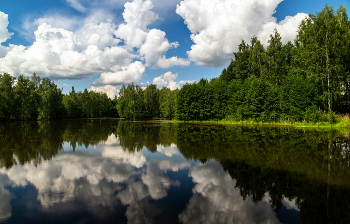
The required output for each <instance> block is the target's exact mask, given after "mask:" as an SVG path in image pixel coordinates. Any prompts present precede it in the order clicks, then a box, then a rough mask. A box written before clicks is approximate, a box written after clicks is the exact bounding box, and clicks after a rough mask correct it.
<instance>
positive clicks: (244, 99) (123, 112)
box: [0, 5, 350, 123]
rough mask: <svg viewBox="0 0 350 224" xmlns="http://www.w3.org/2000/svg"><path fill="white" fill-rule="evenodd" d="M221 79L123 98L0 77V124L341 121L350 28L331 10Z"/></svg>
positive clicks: (257, 49) (252, 51) (252, 50)
mask: <svg viewBox="0 0 350 224" xmlns="http://www.w3.org/2000/svg"><path fill="white" fill-rule="evenodd" d="M233 54H234V59H232V60H231V63H230V64H229V66H228V67H227V68H225V69H224V70H223V71H222V73H221V75H220V76H219V77H217V78H213V79H211V80H210V81H208V80H207V79H201V80H200V81H199V82H196V83H193V84H185V85H184V86H183V87H182V88H181V89H180V90H178V89H176V90H170V89H169V88H165V87H163V88H162V89H157V87H156V85H154V84H152V85H149V86H148V87H147V88H142V87H140V86H137V85H134V84H133V83H132V84H128V85H127V86H125V85H123V86H122V88H121V90H120V92H119V95H118V97H115V98H114V99H113V100H110V99H109V98H108V97H107V95H106V94H102V93H96V92H93V91H88V90H86V89H85V90H84V91H83V92H75V91H74V88H72V91H71V92H70V93H69V94H62V90H61V89H59V88H57V85H55V84H54V82H52V81H51V80H50V79H48V78H43V79H42V80H41V79H40V77H39V76H37V75H35V74H34V75H33V76H32V77H31V79H29V78H26V77H24V76H19V77H18V79H17V80H16V81H17V82H15V78H13V77H11V76H10V75H8V74H6V73H4V74H2V75H0V97H1V98H0V120H11V119H13V120H33V119H34V120H35V119H60V118H89V117H105V116H114V117H118V116H119V117H121V118H126V119H143V118H166V119H177V120H184V121H189V120H222V119H226V120H235V121H241V120H254V121H264V122H265V121H267V122H269V121H273V122H281V121H288V122H297V121H306V122H311V123H313V122H320V121H321V122H322V121H326V122H329V123H335V122H336V113H339V112H342V113H343V112H347V111H346V110H344V108H345V109H346V107H350V99H349V91H348V88H349V75H350V74H349V71H350V22H349V18H348V15H347V13H346V9H345V8H344V7H343V6H340V7H339V8H338V9H337V10H336V11H335V10H334V9H333V7H330V6H328V5H325V7H324V9H323V10H322V11H321V12H318V13H316V15H313V14H310V15H309V17H308V18H305V19H304V20H303V21H302V22H301V23H300V25H299V30H298V33H297V36H296V39H295V40H294V43H292V42H288V43H286V44H283V43H282V37H281V35H280V33H278V31H277V30H276V29H275V30H274V32H273V33H272V34H271V35H270V39H269V40H268V46H267V47H266V48H265V47H264V45H263V44H262V43H261V41H260V40H259V39H258V38H257V37H256V36H253V37H252V38H251V41H250V43H246V42H245V41H243V40H242V42H241V43H240V44H239V45H238V51H237V52H234V53H233Z"/></svg>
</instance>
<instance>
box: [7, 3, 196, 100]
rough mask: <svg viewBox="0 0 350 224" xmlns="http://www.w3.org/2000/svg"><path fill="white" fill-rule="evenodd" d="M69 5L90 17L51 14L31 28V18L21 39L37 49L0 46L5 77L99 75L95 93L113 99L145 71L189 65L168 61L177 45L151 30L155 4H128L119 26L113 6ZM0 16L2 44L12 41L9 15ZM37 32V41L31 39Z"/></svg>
mask: <svg viewBox="0 0 350 224" xmlns="http://www.w3.org/2000/svg"><path fill="white" fill-rule="evenodd" d="M66 1H67V3H69V5H70V6H71V7H73V8H75V9H77V10H78V11H81V12H86V14H85V16H81V17H77V16H75V17H71V18H69V17H66V16H62V15H60V14H53V15H48V16H45V17H42V18H37V19H35V20H34V21H33V22H30V19H28V18H27V20H26V21H25V23H24V25H23V27H24V30H25V32H24V33H23V35H26V36H27V39H33V44H32V45H31V46H27V47H26V46H21V45H19V46H17V45H10V46H9V47H4V46H1V45H0V67H1V69H2V70H3V71H4V72H8V73H9V74H11V75H13V76H17V75H19V74H24V75H26V76H30V75H32V74H33V73H34V72H35V73H36V74H38V75H40V76H44V77H49V78H52V79H85V78H90V77H91V76H92V75H96V74H100V75H101V76H100V78H99V79H97V80H96V81H95V82H93V84H92V86H93V87H91V89H93V90H96V91H105V92H107V93H108V94H109V96H112V95H113V94H114V93H115V92H116V91H117V90H116V89H113V88H112V87H111V86H114V87H120V86H121V85H122V84H127V83H131V82H135V83H141V81H142V79H143V78H144V76H145V69H146V67H152V68H168V67H171V66H175V65H180V66H186V65H189V63H190V62H189V61H187V60H186V59H183V58H177V57H176V56H174V57H171V58H166V57H165V54H166V52H167V51H168V50H169V49H170V48H172V47H177V46H178V43H177V42H173V43H170V42H169V41H168V39H167V38H166V34H165V32H163V31H161V30H158V29H149V28H148V26H149V25H150V24H152V23H153V22H154V21H155V20H157V19H158V15H157V14H156V13H154V12H153V11H152V8H153V3H152V2H151V1H149V0H134V1H132V2H126V3H125V4H124V7H125V10H124V12H123V18H124V23H122V24H120V25H116V23H115V22H113V18H115V15H114V16H113V15H112V13H111V11H110V10H107V8H108V7H107V6H106V5H109V4H110V2H109V3H108V4H107V1H102V2H101V4H103V5H105V6H104V7H105V8H104V7H98V8H97V9H94V8H93V7H92V6H93V5H94V4H95V3H96V2H95V3H94V2H93V1H85V0H66ZM96 4H97V3H96ZM96 4H95V5H96ZM115 4H117V2H115ZM118 4H119V6H115V7H117V8H118V7H120V2H119V3H118ZM172 4H174V2H172ZM0 15H2V16H3V19H0V34H1V35H0V38H3V39H0V40H1V41H6V39H7V38H9V37H10V34H9V33H8V30H7V25H8V20H7V15H5V14H3V13H2V14H0ZM0 18H1V17H0ZM34 30H35V32H34V36H32V35H28V32H33V31H34Z"/></svg>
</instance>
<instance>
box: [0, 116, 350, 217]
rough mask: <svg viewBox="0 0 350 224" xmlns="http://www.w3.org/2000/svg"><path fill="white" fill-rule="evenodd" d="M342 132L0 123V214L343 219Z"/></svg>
mask: <svg viewBox="0 0 350 224" xmlns="http://www.w3.org/2000/svg"><path fill="white" fill-rule="evenodd" d="M349 143H350V142H349V135H348V133H346V132H344V131H336V130H330V131H316V130H298V129H288V128H248V127H235V126H217V127H213V126H209V127H197V126H189V125H179V124H169V123H167V124H161V123H156V122H155V123H149V122H148V123H147V122H139V123H132V122H124V121H118V120H109V119H101V120H99V119H96V120H71V121H69V120H68V121H65V122H50V123H6V124H0V163H1V166H2V168H1V169H0V222H2V221H6V222H7V223H16V222H27V221H28V220H32V222H34V223H41V222H42V223H45V221H46V220H47V218H50V220H56V222H57V223H59V222H65V223H75V222H77V221H79V222H82V223H87V222H117V223H164V222H168V223H178V222H182V223H349V222H350V213H349V212H348V211H350V191H349V188H350V179H349V177H350V173H349V172H350V168H349V165H350V164H349V161H350V153H349V145H350V144H349ZM67 146H69V147H68V148H67ZM79 147H84V148H85V149H84V150H77V151H76V149H78V148H79ZM193 160H197V161H200V162H195V161H193ZM17 201H18V203H17ZM19 202H21V203H19ZM67 214H70V215H67Z"/></svg>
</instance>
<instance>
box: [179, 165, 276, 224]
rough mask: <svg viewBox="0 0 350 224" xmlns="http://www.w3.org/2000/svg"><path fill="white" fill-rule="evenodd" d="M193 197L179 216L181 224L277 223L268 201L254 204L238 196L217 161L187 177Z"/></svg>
mask: <svg viewBox="0 0 350 224" xmlns="http://www.w3.org/2000/svg"><path fill="white" fill-rule="evenodd" d="M189 175H190V176H191V177H192V178H193V182H194V183H196V185H195V187H194V188H193V193H194V195H193V196H192V198H191V199H190V201H189V203H188V204H187V207H186V209H185V210H184V211H183V212H182V213H181V214H180V215H179V220H180V221H181V222H183V223H194V224H195V223H207V224H209V223H266V224H268V223H269V224H272V223H280V222H279V221H278V219H277V217H276V215H275V213H274V211H273V210H272V209H271V206H270V204H269V203H268V200H267V199H266V200H262V201H261V202H259V203H257V204H255V203H254V202H253V201H252V200H251V197H248V198H247V199H246V200H243V198H242V197H241V195H240V191H239V189H238V188H235V186H236V182H235V181H234V180H232V178H231V177H230V175H229V174H228V173H226V172H224V170H223V169H222V167H221V165H220V164H219V163H218V162H214V161H210V162H207V163H206V164H204V165H199V166H196V167H194V168H192V170H191V171H190V174H189Z"/></svg>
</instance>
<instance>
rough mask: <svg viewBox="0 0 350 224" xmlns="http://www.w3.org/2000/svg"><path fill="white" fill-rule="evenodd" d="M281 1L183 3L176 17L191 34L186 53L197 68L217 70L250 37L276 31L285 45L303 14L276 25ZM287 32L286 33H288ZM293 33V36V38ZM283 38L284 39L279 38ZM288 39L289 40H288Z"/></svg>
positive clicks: (197, 0) (198, 0) (196, 0)
mask: <svg viewBox="0 0 350 224" xmlns="http://www.w3.org/2000/svg"><path fill="white" fill-rule="evenodd" d="M281 1H282V0H247V1H240V0H219V1H216V0H183V1H181V3H180V4H179V5H177V8H176V13H177V14H179V15H180V16H181V17H182V18H183V19H184V20H185V24H186V25H187V27H188V29H189V30H190V31H191V33H192V34H191V39H192V41H193V42H194V45H192V46H191V50H190V51H188V52H187V54H188V56H189V59H190V60H192V61H194V62H196V63H197V64H198V65H201V66H207V67H220V66H223V65H225V64H227V62H228V61H229V59H230V58H232V57H233V54H232V53H233V52H235V51H237V50H238V47H237V46H238V44H239V43H240V42H241V40H242V39H243V40H245V41H249V40H250V38H251V37H252V36H253V35H258V34H259V33H260V34H261V35H259V37H261V38H263V39H266V37H264V36H263V35H269V34H270V33H272V31H273V29H272V30H270V28H271V27H277V26H278V27H277V28H279V29H281V30H282V31H283V34H284V35H286V37H285V38H284V39H283V40H284V41H285V42H286V41H288V40H291V39H294V38H295V33H294V30H295V29H296V28H297V27H298V25H299V23H300V21H301V20H302V19H303V14H298V15H296V16H295V17H287V18H286V19H285V20H283V21H281V22H280V23H276V18H274V17H273V14H274V12H275V9H276V7H277V5H278V4H279V3H280V2H281ZM288 29H290V31H288V32H287V30H288ZM293 33H294V36H293ZM282 37H283V36H282ZM289 38H291V39H289Z"/></svg>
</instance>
